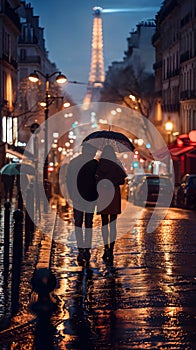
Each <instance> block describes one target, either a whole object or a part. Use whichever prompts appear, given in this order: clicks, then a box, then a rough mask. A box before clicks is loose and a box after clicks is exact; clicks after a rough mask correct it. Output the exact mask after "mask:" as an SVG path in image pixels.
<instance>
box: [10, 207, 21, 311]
mask: <svg viewBox="0 0 196 350" xmlns="http://www.w3.org/2000/svg"><path fill="white" fill-rule="evenodd" d="M13 218H14V221H15V222H14V232H13V258H12V288H11V305H12V307H11V310H12V316H13V315H15V314H16V313H17V311H18V308H19V287H20V275H21V263H22V256H23V212H22V210H19V209H18V210H15V212H14V214H13Z"/></svg>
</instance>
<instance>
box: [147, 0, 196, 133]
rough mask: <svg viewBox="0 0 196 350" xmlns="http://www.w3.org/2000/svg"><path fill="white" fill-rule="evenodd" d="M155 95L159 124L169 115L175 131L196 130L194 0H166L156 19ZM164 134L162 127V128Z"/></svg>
mask: <svg viewBox="0 0 196 350" xmlns="http://www.w3.org/2000/svg"><path fill="white" fill-rule="evenodd" d="M152 44H153V45H154V47H155V64H154V70H155V95H156V100H157V103H160V104H161V107H162V114H158V115H155V116H154V118H155V120H154V122H155V124H157V125H159V124H162V126H163V127H164V123H165V122H166V121H167V119H168V117H170V118H171V120H172V122H173V124H174V132H176V133H179V134H183V133H188V132H190V131H191V130H192V129H196V11H195V1H194V0H187V1H183V0H179V1H176V0H166V1H164V3H163V5H162V8H161V9H160V11H159V12H158V14H157V18H156V32H155V34H154V35H153V38H152ZM162 132H163V133H164V129H163V130H162Z"/></svg>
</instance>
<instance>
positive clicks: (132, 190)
mask: <svg viewBox="0 0 196 350" xmlns="http://www.w3.org/2000/svg"><path fill="white" fill-rule="evenodd" d="M153 175H154V174H151V173H149V174H148V173H140V174H135V175H133V176H132V178H131V179H130V180H129V199H130V201H133V199H134V193H135V190H136V187H137V185H138V184H139V183H140V182H141V181H142V180H143V178H144V176H153Z"/></svg>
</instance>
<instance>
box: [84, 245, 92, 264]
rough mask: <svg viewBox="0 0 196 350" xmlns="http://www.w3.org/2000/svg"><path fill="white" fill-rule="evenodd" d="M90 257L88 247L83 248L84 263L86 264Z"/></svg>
mask: <svg viewBox="0 0 196 350" xmlns="http://www.w3.org/2000/svg"><path fill="white" fill-rule="evenodd" d="M90 258H91V254H90V251H89V249H85V251H84V259H85V260H86V264H87V265H89V261H90Z"/></svg>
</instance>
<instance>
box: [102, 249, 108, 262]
mask: <svg viewBox="0 0 196 350" xmlns="http://www.w3.org/2000/svg"><path fill="white" fill-rule="evenodd" d="M109 257H110V250H109V248H105V249H104V254H103V256H102V259H103V260H105V261H106V260H108V259H109Z"/></svg>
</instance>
